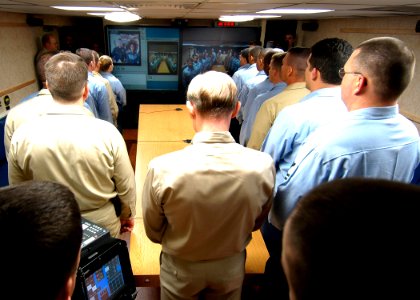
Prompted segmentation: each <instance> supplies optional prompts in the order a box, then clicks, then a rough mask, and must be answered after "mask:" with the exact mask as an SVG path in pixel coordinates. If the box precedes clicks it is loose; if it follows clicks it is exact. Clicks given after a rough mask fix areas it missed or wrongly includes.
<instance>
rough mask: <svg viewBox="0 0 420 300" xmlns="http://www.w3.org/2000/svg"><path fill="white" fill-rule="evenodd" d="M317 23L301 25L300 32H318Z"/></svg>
mask: <svg viewBox="0 0 420 300" xmlns="http://www.w3.org/2000/svg"><path fill="white" fill-rule="evenodd" d="M318 26H319V25H318V22H316V21H311V22H305V23H302V30H303V31H317V30H318Z"/></svg>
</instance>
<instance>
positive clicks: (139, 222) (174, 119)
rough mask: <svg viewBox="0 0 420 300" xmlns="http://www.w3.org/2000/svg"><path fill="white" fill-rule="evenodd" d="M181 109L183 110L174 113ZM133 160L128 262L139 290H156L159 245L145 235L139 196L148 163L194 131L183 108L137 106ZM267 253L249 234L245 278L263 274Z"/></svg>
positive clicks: (257, 235)
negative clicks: (133, 207) (133, 194)
mask: <svg viewBox="0 0 420 300" xmlns="http://www.w3.org/2000/svg"><path fill="white" fill-rule="evenodd" d="M176 108H181V109H182V110H176ZM138 132H139V133H138V142H137V157H136V170H135V177H136V188H137V208H136V209H137V211H136V222H135V226H134V230H133V232H132V233H131V236H130V242H129V247H130V260H131V266H132V269H133V273H134V277H135V280H136V284H137V286H139V287H158V286H159V272H160V267H159V265H160V264H159V255H160V251H161V245H160V244H155V243H152V242H151V241H150V240H149V239H148V237H147V236H146V233H145V231H144V226H143V218H142V209H141V196H142V192H143V183H144V180H145V177H146V173H147V166H148V163H149V162H150V160H151V159H152V158H154V157H156V156H159V155H162V154H165V153H169V152H172V151H177V150H181V149H183V148H185V147H186V146H187V145H188V143H187V142H184V140H187V139H192V137H193V136H194V131H193V128H192V122H191V119H190V117H189V115H188V112H187V111H186V108H185V105H140V113H139V131H138ZM267 259H268V252H267V249H266V247H265V244H264V241H263V239H262V237H261V233H260V231H259V230H258V231H255V232H253V234H252V240H251V242H250V244H249V245H248V247H247V260H246V265H245V270H246V276H247V277H250V276H254V275H257V274H261V273H263V272H264V266H265V262H266V261H267Z"/></svg>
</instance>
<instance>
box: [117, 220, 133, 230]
mask: <svg viewBox="0 0 420 300" xmlns="http://www.w3.org/2000/svg"><path fill="white" fill-rule="evenodd" d="M120 222H121V229H120V233H124V232H131V231H133V228H134V219H133V218H129V219H120Z"/></svg>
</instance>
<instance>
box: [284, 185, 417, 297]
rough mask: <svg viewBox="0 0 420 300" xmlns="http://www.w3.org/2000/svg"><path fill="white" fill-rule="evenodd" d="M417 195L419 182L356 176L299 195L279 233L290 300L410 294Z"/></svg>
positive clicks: (413, 281) (413, 288)
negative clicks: (281, 240)
mask: <svg viewBox="0 0 420 300" xmlns="http://www.w3.org/2000/svg"><path fill="white" fill-rule="evenodd" d="M419 199H420V187H418V186H415V185H409V184H404V183H399V182H391V181H385V180H375V179H361V178H360V179H355V178H353V179H342V180H337V181H333V182H329V183H326V184H323V185H321V186H319V187H317V188H315V189H314V190H312V191H311V192H309V193H308V194H307V195H306V196H304V197H303V198H302V199H301V201H300V202H299V203H298V204H297V206H296V208H295V209H294V211H293V212H292V214H291V216H290V217H289V219H288V221H287V222H286V227H285V234H284V237H283V243H284V247H283V257H282V262H283V264H284V265H285V270H286V274H288V275H287V277H288V281H289V286H290V288H291V291H292V293H293V294H294V295H295V296H296V297H295V299H296V300H304V299H327V300H328V299H360V298H363V299H410V298H417V297H418V294H419V292H418V289H417V286H418V276H415V275H414V276H413V275H412V274H415V273H414V272H416V271H417V270H418V267H419V266H420V265H419V263H420V259H419V253H420V252H419V251H420V247H419V246H418V241H417V239H416V237H417V234H418V228H420V220H419V218H418V211H419V209H420V201H419ZM416 294H417V296H415V295H416ZM405 296H409V297H405Z"/></svg>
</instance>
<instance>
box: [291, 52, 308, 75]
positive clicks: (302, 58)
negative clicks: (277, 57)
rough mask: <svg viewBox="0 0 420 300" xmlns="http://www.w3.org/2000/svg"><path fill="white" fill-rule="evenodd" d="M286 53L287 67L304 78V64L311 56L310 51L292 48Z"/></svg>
mask: <svg viewBox="0 0 420 300" xmlns="http://www.w3.org/2000/svg"><path fill="white" fill-rule="evenodd" d="M287 53H288V54H289V55H288V63H289V65H290V66H292V67H293V68H294V69H295V70H296V72H297V73H298V74H299V75H301V76H304V74H305V69H306V62H307V60H308V57H309V55H310V54H311V49H310V48H305V47H292V48H290V49H289V50H288V51H287Z"/></svg>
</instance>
